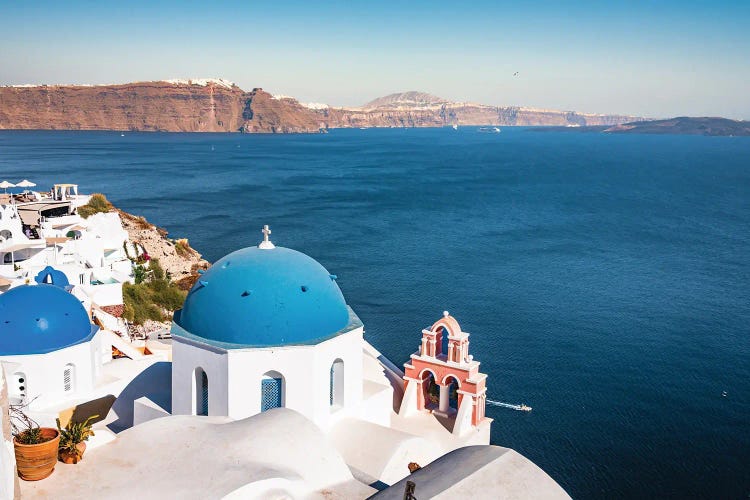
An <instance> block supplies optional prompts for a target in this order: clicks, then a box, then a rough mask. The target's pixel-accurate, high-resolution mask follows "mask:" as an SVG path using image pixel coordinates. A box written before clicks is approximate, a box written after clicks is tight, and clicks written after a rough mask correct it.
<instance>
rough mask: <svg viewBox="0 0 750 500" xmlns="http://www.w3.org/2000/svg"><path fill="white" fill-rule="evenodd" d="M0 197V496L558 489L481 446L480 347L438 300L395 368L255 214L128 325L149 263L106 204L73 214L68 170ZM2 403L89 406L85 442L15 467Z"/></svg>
mask: <svg viewBox="0 0 750 500" xmlns="http://www.w3.org/2000/svg"><path fill="white" fill-rule="evenodd" d="M8 184H10V183H7V184H6V185H8ZM18 185H19V186H21V187H24V186H28V187H33V183H30V182H28V181H26V184H24V185H22V184H20V183H19V184H18ZM0 187H2V184H0ZM2 196H3V197H2V198H0V363H2V371H0V383H1V384H2V389H0V402H1V403H2V412H1V413H0V416H1V418H2V423H3V428H4V434H3V446H0V499H10V498H14V492H15V495H16V497H17V496H18V495H19V494H20V495H22V496H24V497H26V496H28V497H35V498H55V499H60V498H81V497H92V498H93V497H97V498H342V499H344V498H346V499H349V498H368V497H372V496H374V497H375V498H399V499H400V498H405V491H412V492H413V495H414V497H416V498H420V499H424V498H568V496H567V494H566V493H565V491H564V490H563V489H562V488H560V486H559V485H557V483H555V481H554V480H552V479H551V478H550V477H549V476H548V475H547V474H546V473H544V471H542V470H541V469H540V468H539V467H537V466H536V465H534V464H533V463H532V462H530V461H529V460H528V459H526V458H524V457H523V456H521V455H520V454H518V453H517V452H515V451H513V450H511V449H507V448H502V447H499V446H493V445H490V444H489V442H490V426H491V425H492V420H491V419H490V418H488V417H487V416H486V415H485V404H486V401H487V390H488V387H491V385H492V381H488V380H487V377H486V375H485V374H483V373H481V372H480V362H479V361H478V360H477V359H474V356H473V355H474V354H476V355H477V358H481V356H482V355H483V354H484V355H486V354H487V353H470V349H469V345H470V341H469V339H470V336H469V334H468V333H467V332H465V331H463V330H462V328H461V326H460V324H459V322H458V321H457V320H456V318H454V317H452V316H451V315H450V314H449V313H448V312H447V311H445V312H443V313H442V314H440V311H437V313H436V311H425V324H426V325H428V326H426V328H425V329H423V330H422V331H421V332H398V333H399V334H400V335H412V336H413V338H414V346H415V352H414V354H412V355H411V357H410V359H408V360H407V361H406V362H405V363H404V364H403V369H401V368H400V367H399V366H397V365H396V364H395V363H393V362H391V361H390V360H388V359H386V358H385V357H384V356H383V355H382V354H381V353H380V352H378V350H377V349H376V348H375V347H373V346H372V345H370V343H368V342H367V340H365V338H364V335H365V326H364V325H363V324H362V322H361V321H360V319H359V318H358V317H357V314H356V312H355V309H356V304H348V303H347V302H346V299H345V298H344V295H343V294H342V292H341V290H340V289H339V287H338V285H337V283H336V279H337V277H336V276H335V275H334V274H331V273H329V271H327V270H326V269H325V268H324V267H323V266H322V265H320V264H319V263H318V262H317V261H315V260H314V259H313V258H311V257H309V256H307V255H305V254H304V253H301V252H299V251H296V250H292V249H289V248H283V247H281V246H276V245H275V244H274V242H273V240H272V239H271V230H270V229H269V228H268V227H267V226H266V227H264V228H263V231H262V233H263V234H262V240H261V241H260V243H259V244H258V245H257V246H250V247H248V248H243V249H240V250H237V251H235V252H233V253H230V254H229V255H227V256H225V257H223V258H222V259H219V260H218V261H217V262H215V263H214V264H213V265H212V266H211V267H210V268H209V269H208V270H207V271H205V272H203V273H202V274H201V275H200V276H199V277H198V279H197V281H196V282H195V284H194V285H193V286H192V288H191V289H190V291H189V293H188V294H187V297H186V298H185V301H184V304H183V306H182V308H181V309H180V310H178V311H176V312H175V313H174V317H173V321H172V323H171V328H170V331H167V330H163V331H160V330H157V331H155V332H152V333H151V334H142V332H140V333H138V334H134V333H133V332H134V330H133V329H132V325H129V324H128V323H127V322H126V321H125V320H124V318H123V311H124V306H125V300H124V299H123V284H124V283H133V282H134V281H135V278H136V277H135V273H136V269H137V268H138V266H141V268H143V267H145V268H147V269H148V267H149V260H148V258H147V256H146V255H145V252H144V248H143V245H142V242H135V241H131V240H130V237H129V235H128V232H127V231H126V230H125V229H124V228H123V224H122V221H121V218H120V215H119V213H117V212H115V211H110V212H108V213H96V214H93V215H90V216H88V217H86V218H84V217H82V216H81V215H79V214H78V210H79V208H80V207H82V206H84V205H86V204H87V203H88V202H89V200H90V198H89V196H86V195H82V194H80V193H78V187H77V186H76V185H73V184H58V185H55V186H54V187H53V188H52V189H51V190H50V192H48V193H40V192H34V191H26V192H25V193H23V194H17V195H2ZM276 236H278V235H276V233H274V239H276ZM249 237H250V236H249ZM278 239H279V240H282V239H283V237H282V238H278ZM139 243H141V244H139ZM477 334H478V335H489V334H491V332H478V333H477ZM9 404H10V405H12V406H21V407H23V409H24V411H25V412H26V413H27V414H28V415H29V416H30V417H31V418H33V419H34V420H35V421H36V422H38V423H39V424H40V425H41V426H43V427H53V428H54V427H56V424H55V421H56V419H59V420H60V421H61V423H62V425H63V426H64V425H65V424H66V423H67V422H70V421H74V422H79V421H83V420H85V419H86V418H88V417H90V416H93V415H98V417H96V418H95V419H94V421H95V422H96V423H95V424H94V426H93V428H94V431H95V435H94V436H93V437H91V439H90V440H89V441H88V450H87V451H86V456H85V459H84V460H82V461H81V462H80V463H78V464H75V465H67V464H63V463H57V464H56V467H55V470H54V472H53V473H52V474H51V475H49V477H46V478H44V479H41V480H39V481H33V482H31V481H21V482H20V484H19V483H18V481H17V478H16V463H15V456H14V450H13V444H12V441H11V439H12V438H11V436H10V435H9V432H8V430H9V429H8V426H7V425H6V424H7V423H8V405H9ZM407 482H408V484H407Z"/></svg>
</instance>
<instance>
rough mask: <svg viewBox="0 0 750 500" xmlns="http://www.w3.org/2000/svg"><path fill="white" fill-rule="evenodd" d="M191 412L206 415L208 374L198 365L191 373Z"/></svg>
mask: <svg viewBox="0 0 750 500" xmlns="http://www.w3.org/2000/svg"><path fill="white" fill-rule="evenodd" d="M193 412H194V414H195V415H208V375H206V372H205V371H203V368H201V367H198V368H196V369H195V372H194V374H193Z"/></svg>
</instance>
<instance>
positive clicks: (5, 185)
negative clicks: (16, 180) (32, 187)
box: [0, 181, 16, 193]
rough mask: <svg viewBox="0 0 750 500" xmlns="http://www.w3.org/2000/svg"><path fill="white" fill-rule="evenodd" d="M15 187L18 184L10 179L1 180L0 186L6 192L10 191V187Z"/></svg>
mask: <svg viewBox="0 0 750 500" xmlns="http://www.w3.org/2000/svg"><path fill="white" fill-rule="evenodd" d="M14 187H16V185H15V184H12V183H10V182H8V181H3V182H0V188H3V189H4V190H5V192H6V193H7V192H8V188H14Z"/></svg>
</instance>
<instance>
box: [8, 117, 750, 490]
mask: <svg viewBox="0 0 750 500" xmlns="http://www.w3.org/2000/svg"><path fill="white" fill-rule="evenodd" d="M23 178H28V179H30V180H32V181H33V182H36V183H37V184H39V187H40V188H42V189H48V188H49V187H50V186H51V184H52V183H55V182H72V183H78V184H79V185H80V187H81V191H82V192H87V193H91V192H103V193H105V194H106V195H107V196H108V197H109V199H110V200H111V201H112V202H113V203H114V204H116V205H117V206H118V207H120V208H122V209H124V210H126V211H128V212H132V213H135V214H139V215H144V216H145V217H147V218H148V219H149V220H150V221H151V222H153V223H155V224H157V225H159V226H162V227H164V228H166V229H167V230H168V231H169V233H170V236H171V237H174V238H177V237H186V238H188V239H189V240H190V243H191V245H192V246H194V247H195V248H196V249H198V250H199V251H200V252H202V253H203V254H204V256H205V258H207V259H208V260H210V261H214V260H217V259H218V258H220V257H221V256H223V255H225V254H227V253H229V252H231V251H233V250H236V249H238V248H241V247H245V246H250V245H256V244H257V243H258V242H259V241H260V240H261V238H262V234H261V232H260V229H261V227H262V226H263V224H269V225H270V226H271V229H272V231H273V234H272V235H271V239H272V240H273V241H274V243H275V244H277V245H281V246H286V247H291V248H294V249H297V250H300V251H302V252H304V253H307V254H308V255H310V256H312V257H314V258H315V259H317V260H318V261H320V262H321V263H322V264H323V265H324V266H326V268H327V269H328V270H329V271H330V272H332V273H334V274H336V275H338V283H339V285H340V287H341V289H342V291H343V292H344V295H345V296H346V298H347V301H348V303H349V304H350V305H351V306H352V307H353V308H354V310H355V311H356V312H357V314H358V315H359V316H360V318H361V319H362V320H363V322H364V324H365V328H366V334H365V336H366V338H367V340H369V341H370V342H371V343H372V344H374V345H375V346H376V347H377V348H378V349H380V350H381V351H382V352H383V353H384V354H385V355H386V356H387V357H388V358H390V359H391V360H392V361H394V362H395V363H396V364H398V365H401V364H402V363H404V362H405V361H407V360H408V358H409V355H410V354H411V353H412V352H414V351H415V350H416V349H417V347H418V345H419V339H420V335H421V329H422V328H424V327H426V326H428V325H430V324H431V323H432V322H433V321H434V320H436V319H437V318H439V317H440V316H441V314H442V311H443V310H449V311H450V312H451V314H452V315H454V316H455V317H456V318H457V319H458V321H459V322H460V323H461V326H462V327H463V329H464V330H465V331H468V332H470V334H471V337H470V342H471V343H470V350H471V353H472V354H473V355H474V357H475V358H476V359H478V360H479V361H481V363H482V364H481V370H482V371H483V372H485V373H487V374H488V375H489V379H488V395H489V397H490V398H491V399H494V400H499V401H505V402H511V403H521V402H524V403H526V404H528V405H530V406H532V407H533V408H534V409H533V411H532V412H530V413H524V412H517V411H512V410H508V409H504V408H495V407H489V406H488V407H487V415H488V416H489V417H491V418H493V419H494V423H493V427H492V429H493V430H492V443H493V444H497V445H501V446H507V447H510V448H514V449H515V450H517V451H519V452H520V453H522V454H524V455H525V456H527V457H529V458H530V459H531V460H533V461H534V462H535V463H537V464H538V465H539V466H540V467H542V468H543V469H544V470H545V471H547V472H548V473H549V474H550V475H551V476H552V477H553V478H554V479H555V480H557V481H558V482H559V483H560V484H561V485H562V486H563V487H564V488H565V489H566V490H567V491H568V492H569V493H570V494H571V495H572V496H573V497H574V498H747V496H748V494H750V465H749V464H750V265H749V262H750V138H733V137H689V136H667V135H664V136H647V135H604V134H596V133H575V132H545V133H540V132H534V131H530V130H526V129H521V128H519V129H515V128H504V129H503V131H502V133H501V134H481V133H477V132H476V128H472V127H463V128H460V129H459V130H458V131H453V130H452V129H449V128H446V129H383V130H380V129H368V130H333V131H332V132H331V133H329V134H320V135H317V134H316V135H240V134H168V133H128V132H126V133H125V136H124V137H121V135H120V133H119V132H36V131H34V132H15V131H3V132H0V179H8V180H9V181H11V182H17V181H19V180H21V179H23ZM230 313H231V312H230ZM724 391H726V396H723V395H722V394H723V392H724Z"/></svg>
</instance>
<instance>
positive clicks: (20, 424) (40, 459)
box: [8, 405, 60, 481]
mask: <svg viewBox="0 0 750 500" xmlns="http://www.w3.org/2000/svg"><path fill="white" fill-rule="evenodd" d="M24 407H25V405H11V406H10V407H9V412H8V413H9V416H10V423H11V430H12V433H13V448H14V450H15V454H16V468H17V469H18V476H19V477H20V478H21V479H23V480H24V481H38V480H40V479H44V478H45V477H47V476H49V475H50V474H52V472H53V471H54V470H55V464H56V463H57V447H58V443H59V441H60V432H59V431H58V430H57V429H53V428H51V427H39V425H38V424H37V423H36V422H35V421H34V420H33V419H32V418H30V417H29V416H28V415H26V413H24V411H23V408H24Z"/></svg>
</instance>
